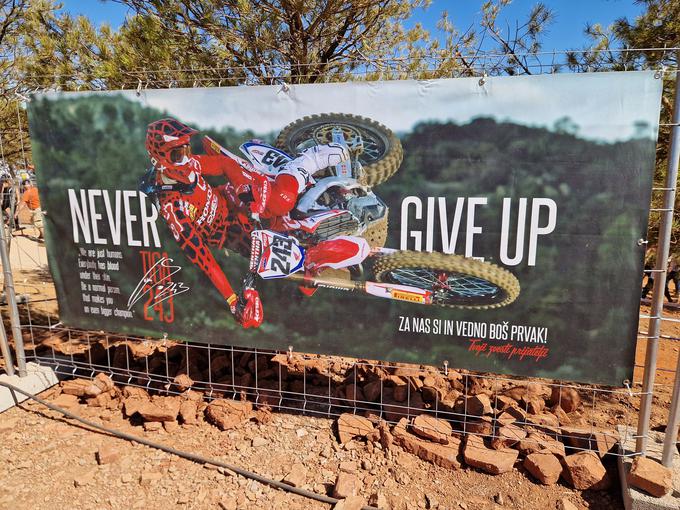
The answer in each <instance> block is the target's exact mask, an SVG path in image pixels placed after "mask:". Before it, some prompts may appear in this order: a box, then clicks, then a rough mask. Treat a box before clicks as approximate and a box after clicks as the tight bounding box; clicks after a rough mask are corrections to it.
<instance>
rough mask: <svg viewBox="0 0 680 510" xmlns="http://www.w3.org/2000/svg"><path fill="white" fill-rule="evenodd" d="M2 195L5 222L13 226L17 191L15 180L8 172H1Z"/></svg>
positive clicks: (0, 191) (1, 201)
mask: <svg viewBox="0 0 680 510" xmlns="http://www.w3.org/2000/svg"><path fill="white" fill-rule="evenodd" d="M0 194H1V195H0V209H1V210H2V219H3V222H4V223H5V224H6V225H10V226H11V225H12V220H13V219H14V209H15V208H16V204H17V190H16V188H15V187H14V179H12V175H11V174H10V173H9V172H8V171H0Z"/></svg>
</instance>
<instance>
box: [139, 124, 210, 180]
mask: <svg viewBox="0 0 680 510" xmlns="http://www.w3.org/2000/svg"><path fill="white" fill-rule="evenodd" d="M196 133H198V131H197V130H195V129H194V128H191V127H189V126H187V125H185V124H182V123H181V122H179V121H178V120H175V119H172V118H167V119H161V120H157V121H155V122H152V123H151V124H149V126H148V127H147V129H146V151H147V152H148V153H149V157H150V158H151V163H152V164H153V166H154V167H155V168H157V169H158V170H160V171H161V172H163V173H164V174H166V175H167V176H168V177H170V178H171V179H175V180H178V181H181V182H188V176H189V174H190V173H191V171H192V168H191V165H187V164H184V163H183V162H182V161H178V158H177V157H176V156H175V154H176V153H178V152H179V153H180V154H184V153H189V150H188V148H189V143H190V141H191V137H192V136H193V135H195V134H196ZM180 148H185V149H186V150H184V151H180V150H179V149H180Z"/></svg>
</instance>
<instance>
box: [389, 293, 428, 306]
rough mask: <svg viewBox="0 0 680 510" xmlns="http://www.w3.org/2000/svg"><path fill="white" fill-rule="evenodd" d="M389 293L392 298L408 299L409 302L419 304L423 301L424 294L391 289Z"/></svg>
mask: <svg viewBox="0 0 680 510" xmlns="http://www.w3.org/2000/svg"><path fill="white" fill-rule="evenodd" d="M391 294H392V297H393V298H394V299H399V300H401V301H410V302H411V303H421V304H422V303H425V296H423V295H422V294H417V293H415V292H408V291H404V290H394V289H392V291H391Z"/></svg>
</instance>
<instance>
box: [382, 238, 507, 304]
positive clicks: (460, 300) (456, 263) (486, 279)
mask: <svg viewBox="0 0 680 510" xmlns="http://www.w3.org/2000/svg"><path fill="white" fill-rule="evenodd" d="M373 271H374V273H375V277H376V279H377V281H379V282H384V283H393V284H399V285H408V286H410V287H417V288H420V289H423V290H428V291H431V292H432V304H435V305H439V306H449V307H453V308H470V309H489V308H499V307H501V306H506V305H509V304H510V303H512V302H513V301H514V300H515V299H517V296H519V292H520V285H519V281H518V280H517V278H516V277H515V276H514V275H513V274H512V273H510V272H509V271H506V270H505V269H502V268H500V267H498V266H496V265H494V264H491V263H488V262H480V261H478V260H474V259H468V258H465V257H461V256H460V255H445V254H443V253H427V252H413V251H398V252H395V253H392V254H389V255H384V256H381V257H379V258H377V259H376V261H375V263H374V265H373Z"/></svg>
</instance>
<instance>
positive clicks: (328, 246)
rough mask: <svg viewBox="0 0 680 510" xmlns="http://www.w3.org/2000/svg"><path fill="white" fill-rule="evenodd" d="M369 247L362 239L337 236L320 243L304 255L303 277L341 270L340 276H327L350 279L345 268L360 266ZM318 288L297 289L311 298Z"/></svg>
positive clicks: (302, 286)
mask: <svg viewBox="0 0 680 510" xmlns="http://www.w3.org/2000/svg"><path fill="white" fill-rule="evenodd" d="M370 251H371V247H370V245H369V244H368V241H366V239H364V238H362V237H354V236H338V237H336V238H334V239H329V240H328V241H321V242H320V243H319V244H317V245H316V246H312V247H311V248H309V249H308V250H307V252H306V255H305V276H308V277H315V276H318V275H319V274H320V273H321V272H325V271H329V272H330V270H336V271H334V273H336V272H337V270H342V274H338V275H336V274H333V275H331V274H328V276H329V277H332V278H335V277H336V276H337V277H341V278H342V279H350V278H351V275H350V272H349V270H348V269H347V268H349V267H350V266H355V265H357V264H361V262H363V261H364V259H365V258H366V257H368V255H369V253H370ZM317 288H318V287H309V286H307V285H300V287H299V289H300V292H302V293H303V294H304V295H306V296H312V295H313V294H314V293H315V292H316V291H317Z"/></svg>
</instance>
